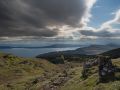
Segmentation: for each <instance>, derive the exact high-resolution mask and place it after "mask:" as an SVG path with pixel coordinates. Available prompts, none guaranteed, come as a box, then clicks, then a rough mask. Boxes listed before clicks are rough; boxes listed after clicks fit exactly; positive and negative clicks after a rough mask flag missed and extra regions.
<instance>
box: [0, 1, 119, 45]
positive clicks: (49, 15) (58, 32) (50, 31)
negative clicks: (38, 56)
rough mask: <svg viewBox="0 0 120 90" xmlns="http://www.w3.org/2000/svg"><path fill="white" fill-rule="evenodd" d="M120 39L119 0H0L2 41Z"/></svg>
mask: <svg viewBox="0 0 120 90" xmlns="http://www.w3.org/2000/svg"><path fill="white" fill-rule="evenodd" d="M19 41H22V42H26V41H29V42H30V41H35V42H41V41H57V42H61V41H64V42H67V41H72V42H73V41H74V42H78V41H79V42H87V43H89V42H94V43H106V42H108V43H119V42H120V0H0V43H3V42H19Z"/></svg>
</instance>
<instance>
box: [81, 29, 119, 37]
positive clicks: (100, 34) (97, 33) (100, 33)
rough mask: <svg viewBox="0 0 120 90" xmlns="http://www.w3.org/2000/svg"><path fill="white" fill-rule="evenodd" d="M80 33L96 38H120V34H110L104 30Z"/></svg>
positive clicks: (82, 31)
mask: <svg viewBox="0 0 120 90" xmlns="http://www.w3.org/2000/svg"><path fill="white" fill-rule="evenodd" d="M79 32H80V33H81V34H82V35H85V36H96V37H119V36H120V32H110V31H106V30H102V31H93V30H80V31H79Z"/></svg>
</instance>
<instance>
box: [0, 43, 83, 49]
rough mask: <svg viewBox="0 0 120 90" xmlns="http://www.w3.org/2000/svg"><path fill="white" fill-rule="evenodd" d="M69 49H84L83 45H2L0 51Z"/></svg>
mask: <svg viewBox="0 0 120 90" xmlns="http://www.w3.org/2000/svg"><path fill="white" fill-rule="evenodd" d="M69 47H83V45H75V44H53V45H48V46H24V45H23V46H22V45H21V46H20V45H13V46H12V45H0V49H11V48H29V49H34V48H69Z"/></svg>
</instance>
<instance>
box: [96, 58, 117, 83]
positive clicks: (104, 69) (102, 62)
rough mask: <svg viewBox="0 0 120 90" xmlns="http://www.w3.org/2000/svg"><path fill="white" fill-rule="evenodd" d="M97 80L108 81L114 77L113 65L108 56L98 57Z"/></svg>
mask: <svg viewBox="0 0 120 90" xmlns="http://www.w3.org/2000/svg"><path fill="white" fill-rule="evenodd" d="M98 68H99V82H108V81H111V80H114V79H115V67H114V66H113V64H112V61H111V59H110V58H109V57H102V56H101V57H99V63H98Z"/></svg>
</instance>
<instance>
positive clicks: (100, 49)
mask: <svg viewBox="0 0 120 90" xmlns="http://www.w3.org/2000/svg"><path fill="white" fill-rule="evenodd" d="M119 47H120V46H119V45H113V44H108V45H90V46H88V47H83V48H78V49H76V50H67V51H57V52H50V53H45V54H40V55H38V56H36V57H37V58H47V59H49V58H56V57H59V56H61V55H64V56H65V57H74V56H84V55H97V54H101V53H104V52H106V51H109V50H112V49H116V48H119Z"/></svg>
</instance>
